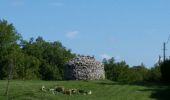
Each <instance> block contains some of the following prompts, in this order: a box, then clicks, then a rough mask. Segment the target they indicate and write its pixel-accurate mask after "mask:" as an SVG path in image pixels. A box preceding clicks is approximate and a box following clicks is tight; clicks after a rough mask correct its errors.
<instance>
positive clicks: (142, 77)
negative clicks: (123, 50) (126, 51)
mask: <svg viewBox="0 0 170 100" xmlns="http://www.w3.org/2000/svg"><path fill="white" fill-rule="evenodd" d="M103 63H104V65H105V74H106V78H107V79H109V80H113V81H120V82H130V83H132V82H144V81H152V82H153V81H160V77H161V74H160V67H159V66H155V67H153V68H151V69H147V68H146V67H145V66H144V64H141V65H138V66H133V67H129V66H128V65H127V64H126V62H125V61H121V62H115V60H114V58H111V59H109V60H106V59H104V60H103Z"/></svg>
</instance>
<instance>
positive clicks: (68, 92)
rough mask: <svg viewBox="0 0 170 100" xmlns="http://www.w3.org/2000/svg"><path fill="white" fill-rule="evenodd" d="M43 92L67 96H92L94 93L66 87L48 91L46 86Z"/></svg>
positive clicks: (43, 87) (42, 89) (57, 87)
mask: <svg viewBox="0 0 170 100" xmlns="http://www.w3.org/2000/svg"><path fill="white" fill-rule="evenodd" d="M41 91H43V92H47V91H49V92H52V93H53V94H56V93H63V94H65V95H69V96H70V95H73V94H82V95H91V94H92V91H91V90H89V91H85V90H82V89H66V88H64V86H56V87H55V88H51V89H47V88H46V87H45V86H42V87H41Z"/></svg>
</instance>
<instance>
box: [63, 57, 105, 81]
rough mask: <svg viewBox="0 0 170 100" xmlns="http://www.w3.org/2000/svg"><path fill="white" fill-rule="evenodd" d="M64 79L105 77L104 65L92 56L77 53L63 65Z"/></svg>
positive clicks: (96, 78) (97, 78)
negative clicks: (77, 54)
mask: <svg viewBox="0 0 170 100" xmlns="http://www.w3.org/2000/svg"><path fill="white" fill-rule="evenodd" d="M64 77H65V79H66V80H99V79H105V72H104V65H103V64H102V63H100V62H98V61H96V60H95V58H94V57H91V56H84V55H79V56H76V57H75V58H73V59H72V60H70V61H69V62H68V63H67V64H66V65H65V73H64Z"/></svg>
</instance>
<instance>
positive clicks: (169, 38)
mask: <svg viewBox="0 0 170 100" xmlns="http://www.w3.org/2000/svg"><path fill="white" fill-rule="evenodd" d="M169 40H170V34H169V37H168V40H167V42H166V44H168V43H169Z"/></svg>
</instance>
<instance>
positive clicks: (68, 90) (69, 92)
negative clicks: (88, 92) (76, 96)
mask: <svg viewBox="0 0 170 100" xmlns="http://www.w3.org/2000/svg"><path fill="white" fill-rule="evenodd" d="M64 94H66V95H71V94H72V90H71V89H66V90H64Z"/></svg>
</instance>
